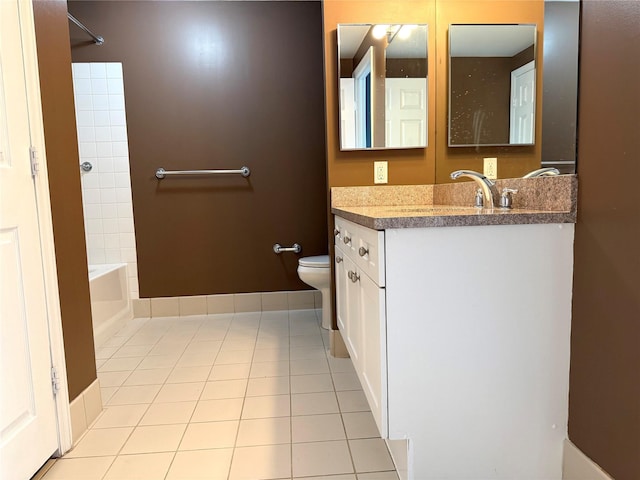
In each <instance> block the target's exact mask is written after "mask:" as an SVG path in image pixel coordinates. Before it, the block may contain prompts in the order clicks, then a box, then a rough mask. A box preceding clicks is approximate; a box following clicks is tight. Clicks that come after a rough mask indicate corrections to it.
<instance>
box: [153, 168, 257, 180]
mask: <svg viewBox="0 0 640 480" xmlns="http://www.w3.org/2000/svg"><path fill="white" fill-rule="evenodd" d="M228 173H239V174H240V175H242V176H243V177H248V176H249V175H251V170H249V167H242V168H241V169H239V170H169V171H167V170H165V169H164V168H162V167H161V168H159V169H158V170H156V178H157V179H158V180H162V179H163V178H164V177H166V176H167V175H218V174H228Z"/></svg>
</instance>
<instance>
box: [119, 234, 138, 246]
mask: <svg viewBox="0 0 640 480" xmlns="http://www.w3.org/2000/svg"><path fill="white" fill-rule="evenodd" d="M119 236H120V246H121V247H122V248H136V239H135V236H134V235H133V234H132V233H120V234H119Z"/></svg>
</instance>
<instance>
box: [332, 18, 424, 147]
mask: <svg viewBox="0 0 640 480" xmlns="http://www.w3.org/2000/svg"><path fill="white" fill-rule="evenodd" d="M338 61H339V65H338V77H339V78H338V87H339V92H340V93H339V107H340V149H341V150H370V149H378V150H379V149H390V148H424V147H426V146H427V118H428V115H427V106H428V105H427V103H428V102H427V100H428V88H427V74H428V71H427V25H408V24H395V25H371V24H341V25H338Z"/></svg>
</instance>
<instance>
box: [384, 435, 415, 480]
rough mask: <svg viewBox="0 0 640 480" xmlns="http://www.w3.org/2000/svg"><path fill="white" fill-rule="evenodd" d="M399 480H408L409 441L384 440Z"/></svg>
mask: <svg viewBox="0 0 640 480" xmlns="http://www.w3.org/2000/svg"><path fill="white" fill-rule="evenodd" d="M385 443H386V444H387V449H388V450H389V454H390V455H391V459H392V460H393V464H394V465H395V467H396V472H397V473H398V478H399V479H400V480H409V445H410V442H409V440H388V439H386V440H385Z"/></svg>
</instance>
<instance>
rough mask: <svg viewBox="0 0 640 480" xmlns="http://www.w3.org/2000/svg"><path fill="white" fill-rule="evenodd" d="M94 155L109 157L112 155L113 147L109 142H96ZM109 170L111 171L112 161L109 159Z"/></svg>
mask: <svg viewBox="0 0 640 480" xmlns="http://www.w3.org/2000/svg"><path fill="white" fill-rule="evenodd" d="M96 156H97V157H98V158H111V157H112V156H113V149H112V148H111V142H97V143H96ZM101 171H106V170H101ZM110 171H113V161H111V168H110Z"/></svg>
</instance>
